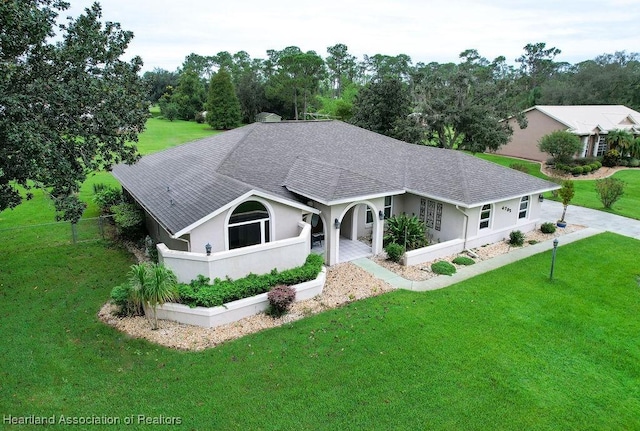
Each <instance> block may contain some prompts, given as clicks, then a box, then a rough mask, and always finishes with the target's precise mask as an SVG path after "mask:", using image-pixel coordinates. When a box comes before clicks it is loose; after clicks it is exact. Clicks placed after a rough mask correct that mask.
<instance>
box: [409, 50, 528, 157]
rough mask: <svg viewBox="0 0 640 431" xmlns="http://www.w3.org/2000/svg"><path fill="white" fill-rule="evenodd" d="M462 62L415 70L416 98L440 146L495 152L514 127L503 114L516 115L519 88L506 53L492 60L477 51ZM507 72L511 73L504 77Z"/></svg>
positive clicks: (520, 118) (432, 140)
mask: <svg viewBox="0 0 640 431" xmlns="http://www.w3.org/2000/svg"><path fill="white" fill-rule="evenodd" d="M460 57H461V59H462V62H461V63H460V64H457V65H456V64H451V63H449V64H442V65H441V64H437V63H431V64H428V65H422V66H421V67H420V68H419V69H418V70H417V71H416V73H415V75H414V77H413V78H414V80H415V81H416V83H415V87H416V103H418V106H419V108H418V110H419V111H420V113H421V114H422V120H423V122H424V124H425V126H426V127H427V128H428V131H429V135H430V136H429V138H430V141H431V142H434V143H435V144H436V145H437V146H439V147H441V148H449V149H454V148H458V149H467V150H470V151H474V152H483V151H486V150H491V151H495V150H497V149H498V148H500V147H501V146H502V145H504V144H506V143H507V142H508V141H509V139H510V137H511V135H512V133H513V131H512V130H511V128H510V127H509V125H508V124H507V122H506V121H500V120H501V119H505V118H508V117H509V116H512V115H516V118H518V120H519V121H520V126H521V127H524V126H525V124H526V123H525V122H524V121H523V118H522V117H520V116H517V113H518V109H517V103H516V98H515V97H514V95H515V92H516V88H515V84H514V82H513V80H511V79H510V76H509V75H508V72H507V71H508V69H507V68H506V65H505V60H504V58H503V57H499V58H497V59H495V60H494V61H493V62H489V61H488V60H487V59H485V58H483V57H481V56H480V55H479V54H478V53H477V51H475V50H467V51H464V52H463V53H461V54H460ZM505 75H506V76H505Z"/></svg>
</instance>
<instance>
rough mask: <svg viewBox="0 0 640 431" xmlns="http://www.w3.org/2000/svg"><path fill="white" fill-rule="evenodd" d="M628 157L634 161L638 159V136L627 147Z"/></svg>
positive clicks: (639, 150) (639, 146)
mask: <svg viewBox="0 0 640 431" xmlns="http://www.w3.org/2000/svg"><path fill="white" fill-rule="evenodd" d="M629 155H630V156H631V157H633V158H634V159H640V136H638V137H637V138H635V139H634V140H633V142H632V143H631V146H630V147H629Z"/></svg>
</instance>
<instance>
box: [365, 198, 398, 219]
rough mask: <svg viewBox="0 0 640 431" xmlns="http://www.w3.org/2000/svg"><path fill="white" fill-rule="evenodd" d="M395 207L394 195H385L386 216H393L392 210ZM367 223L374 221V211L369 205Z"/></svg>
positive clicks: (384, 211)
mask: <svg viewBox="0 0 640 431" xmlns="http://www.w3.org/2000/svg"><path fill="white" fill-rule="evenodd" d="M392 207H393V196H385V197H384V210H383V211H382V212H383V213H384V218H385V219H388V218H389V217H391V211H392ZM366 221H367V223H373V213H372V212H371V208H369V207H368V206H367V220H366Z"/></svg>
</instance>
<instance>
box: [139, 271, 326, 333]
mask: <svg viewBox="0 0 640 431" xmlns="http://www.w3.org/2000/svg"><path fill="white" fill-rule="evenodd" d="M326 278H327V270H326V269H325V268H322V271H321V272H320V274H318V277H316V278H315V279H314V280H311V281H307V282H304V283H300V284H296V285H295V286H292V287H293V288H294V289H295V291H296V301H303V300H305V299H310V298H313V297H314V296H316V295H319V294H321V293H322V289H323V288H324V283H325V281H326ZM268 306H269V300H268V299H267V294H266V293H261V294H260V295H256V296H252V297H250V298H244V299H239V300H237V301H233V302H229V303H227V304H224V306H220V307H211V308H206V307H195V308H190V307H189V306H187V305H184V304H175V303H166V304H163V305H160V306H158V308H157V309H156V311H157V316H158V319H164V320H172V321H174V322H180V323H186V324H187V325H196V326H203V327H205V328H212V327H215V326H219V325H224V324H226V323H231V322H236V321H238V320H240V319H244V318H245V317H249V316H253V315H254V314H258V313H261V312H263V311H265V310H266V309H267V307H268ZM145 313H149V315H150V313H152V311H151V310H148V309H147V307H145Z"/></svg>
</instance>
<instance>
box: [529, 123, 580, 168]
mask: <svg viewBox="0 0 640 431" xmlns="http://www.w3.org/2000/svg"><path fill="white" fill-rule="evenodd" d="M538 148H539V149H540V151H542V152H543V153H548V154H549V155H551V157H553V158H554V160H555V161H556V162H558V163H563V162H567V161H569V160H571V158H572V157H573V156H574V154H576V153H577V152H578V151H580V150H581V149H582V143H581V142H580V138H578V137H577V136H576V135H574V134H573V133H571V132H567V131H566V130H556V131H555V132H551V133H549V134H548V135H545V136H543V137H542V138H541V139H540V142H538Z"/></svg>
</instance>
